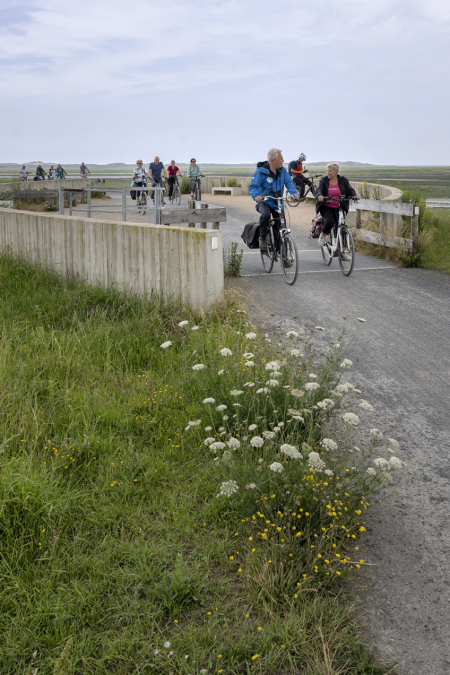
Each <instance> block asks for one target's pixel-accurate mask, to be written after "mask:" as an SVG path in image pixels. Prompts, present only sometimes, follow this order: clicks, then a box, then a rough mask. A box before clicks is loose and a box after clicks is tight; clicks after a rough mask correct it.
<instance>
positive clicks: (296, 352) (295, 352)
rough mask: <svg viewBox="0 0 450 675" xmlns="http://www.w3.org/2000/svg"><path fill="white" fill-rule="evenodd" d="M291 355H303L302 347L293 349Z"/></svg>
mask: <svg viewBox="0 0 450 675" xmlns="http://www.w3.org/2000/svg"><path fill="white" fill-rule="evenodd" d="M291 356H303V354H302V353H301V351H300V349H291Z"/></svg>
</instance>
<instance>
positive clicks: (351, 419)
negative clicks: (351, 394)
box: [342, 412, 359, 427]
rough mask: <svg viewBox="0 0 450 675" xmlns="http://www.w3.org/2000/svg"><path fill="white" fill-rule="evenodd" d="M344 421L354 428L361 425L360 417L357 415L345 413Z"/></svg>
mask: <svg viewBox="0 0 450 675" xmlns="http://www.w3.org/2000/svg"><path fill="white" fill-rule="evenodd" d="M342 419H343V420H344V422H345V423H346V424H350V425H351V426H352V427H357V426H358V424H359V417H358V415H355V413H351V412H348V413H345V414H344V415H342Z"/></svg>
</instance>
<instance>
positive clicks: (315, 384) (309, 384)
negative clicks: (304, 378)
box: [305, 382, 320, 391]
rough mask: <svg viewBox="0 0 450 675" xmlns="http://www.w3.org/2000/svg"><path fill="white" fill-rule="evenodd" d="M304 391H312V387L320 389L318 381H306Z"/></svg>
mask: <svg viewBox="0 0 450 675" xmlns="http://www.w3.org/2000/svg"><path fill="white" fill-rule="evenodd" d="M305 389H306V391H313V390H314V389H320V384H319V383H318V382H307V383H306V384H305Z"/></svg>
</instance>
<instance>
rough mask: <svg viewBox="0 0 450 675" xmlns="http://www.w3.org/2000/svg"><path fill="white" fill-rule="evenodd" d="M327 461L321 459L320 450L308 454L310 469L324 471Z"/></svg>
mask: <svg viewBox="0 0 450 675" xmlns="http://www.w3.org/2000/svg"><path fill="white" fill-rule="evenodd" d="M324 468H325V462H323V461H322V460H321V459H320V455H319V453H318V452H310V453H309V455H308V469H309V470H310V471H323V470H324Z"/></svg>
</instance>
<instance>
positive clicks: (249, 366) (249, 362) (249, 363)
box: [245, 361, 255, 368]
mask: <svg viewBox="0 0 450 675" xmlns="http://www.w3.org/2000/svg"><path fill="white" fill-rule="evenodd" d="M245 367H246V368H254V367H255V362H254V361H247V362H246V363H245Z"/></svg>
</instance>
